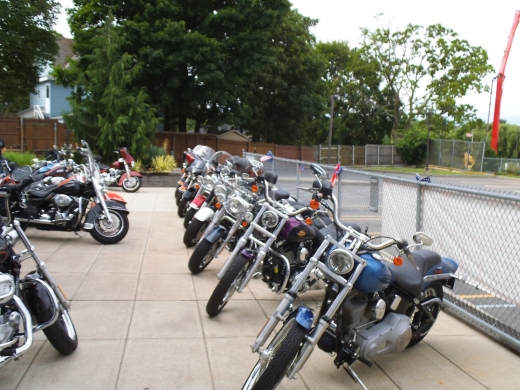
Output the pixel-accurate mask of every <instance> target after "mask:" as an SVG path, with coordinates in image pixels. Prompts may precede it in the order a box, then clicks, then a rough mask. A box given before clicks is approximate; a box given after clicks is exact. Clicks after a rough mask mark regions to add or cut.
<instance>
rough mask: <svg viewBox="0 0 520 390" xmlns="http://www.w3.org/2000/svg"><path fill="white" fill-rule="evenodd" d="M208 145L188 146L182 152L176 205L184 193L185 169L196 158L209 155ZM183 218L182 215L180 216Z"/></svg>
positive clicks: (186, 174) (186, 175)
mask: <svg viewBox="0 0 520 390" xmlns="http://www.w3.org/2000/svg"><path fill="white" fill-rule="evenodd" d="M210 149H211V148H210V147H209V146H205V145H197V146H195V147H194V148H193V149H191V148H188V149H187V150H185V151H184V153H183V161H182V168H181V171H182V176H181V179H180V180H179V181H178V182H177V188H176V189H175V203H176V204H177V207H179V204H180V202H181V199H182V195H183V194H184V191H185V190H186V187H185V186H184V184H185V183H186V180H187V178H188V172H186V169H187V168H188V167H189V166H190V165H191V164H192V163H193V162H195V161H196V160H197V158H202V157H204V156H205V155H211V154H212V153H211V150H213V149H211V150H210ZM213 153H215V152H214V151H213ZM181 218H183V217H181Z"/></svg>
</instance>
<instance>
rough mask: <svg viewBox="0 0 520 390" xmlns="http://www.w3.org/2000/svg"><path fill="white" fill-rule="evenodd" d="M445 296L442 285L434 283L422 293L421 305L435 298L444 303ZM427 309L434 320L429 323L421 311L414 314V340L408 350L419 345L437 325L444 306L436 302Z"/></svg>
mask: <svg viewBox="0 0 520 390" xmlns="http://www.w3.org/2000/svg"><path fill="white" fill-rule="evenodd" d="M443 295H444V294H443V291H442V285H441V284H440V283H439V282H432V283H431V284H429V285H428V286H427V287H426V288H424V290H423V291H422V294H421V304H423V303H424V302H427V301H429V300H431V299H433V298H439V299H440V300H441V301H442V299H443ZM425 307H426V310H428V311H429V312H430V313H431V315H432V317H433V320H432V321H430V322H428V321H427V320H428V318H427V316H426V315H425V314H424V313H423V312H421V311H417V312H415V313H414V315H413V317H412V323H411V326H412V339H411V340H410V343H409V344H408V346H407V347H406V348H411V347H413V346H414V345H417V344H419V342H420V341H421V340H422V339H424V338H425V337H426V335H427V334H428V332H429V331H430V329H431V328H432V327H433V325H434V324H435V321H436V320H437V317H438V316H439V312H440V311H441V307H442V304H441V303H439V302H434V303H432V304H430V305H425Z"/></svg>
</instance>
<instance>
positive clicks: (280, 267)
mask: <svg viewBox="0 0 520 390" xmlns="http://www.w3.org/2000/svg"><path fill="white" fill-rule="evenodd" d="M282 254H283V253H282ZM293 256H294V255H293ZM289 262H291V259H289ZM285 273H286V265H285V261H284V260H283V259H281V258H279V257H278V256H274V255H273V254H271V253H270V254H268V255H267V256H266V257H265V259H264V264H263V267H262V277H263V278H262V280H263V281H264V282H265V283H267V285H268V286H269V287H270V288H271V290H273V291H278V290H279V289H280V287H281V284H282V283H283V281H284V278H285Z"/></svg>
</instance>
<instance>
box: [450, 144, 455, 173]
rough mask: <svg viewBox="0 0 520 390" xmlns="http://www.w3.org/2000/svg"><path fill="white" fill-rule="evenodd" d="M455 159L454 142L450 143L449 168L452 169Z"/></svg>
mask: <svg viewBox="0 0 520 390" xmlns="http://www.w3.org/2000/svg"><path fill="white" fill-rule="evenodd" d="M454 157H455V140H453V141H452V142H451V164H450V168H453V158H454Z"/></svg>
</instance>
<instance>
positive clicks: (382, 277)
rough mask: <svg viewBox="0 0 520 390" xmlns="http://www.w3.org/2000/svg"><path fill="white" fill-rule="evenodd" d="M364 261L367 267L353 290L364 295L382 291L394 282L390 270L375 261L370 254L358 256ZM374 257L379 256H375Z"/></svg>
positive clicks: (382, 263) (383, 264)
mask: <svg viewBox="0 0 520 390" xmlns="http://www.w3.org/2000/svg"><path fill="white" fill-rule="evenodd" d="M359 256H360V257H361V258H363V259H364V260H366V262H367V266H366V267H365V268H364V269H363V271H362V272H361V275H360V276H359V278H358V279H357V280H356V283H354V288H355V289H357V290H359V291H362V292H364V293H374V292H377V291H381V290H383V289H384V288H385V287H387V286H388V285H389V284H390V283H392V282H393V281H394V274H393V273H392V271H391V270H390V268H389V267H388V266H387V265H386V264H385V263H384V262H383V261H380V260H377V259H376V258H375V257H374V255H373V254H372V253H363V254H361V255H359ZM375 256H379V255H378V254H375Z"/></svg>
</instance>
